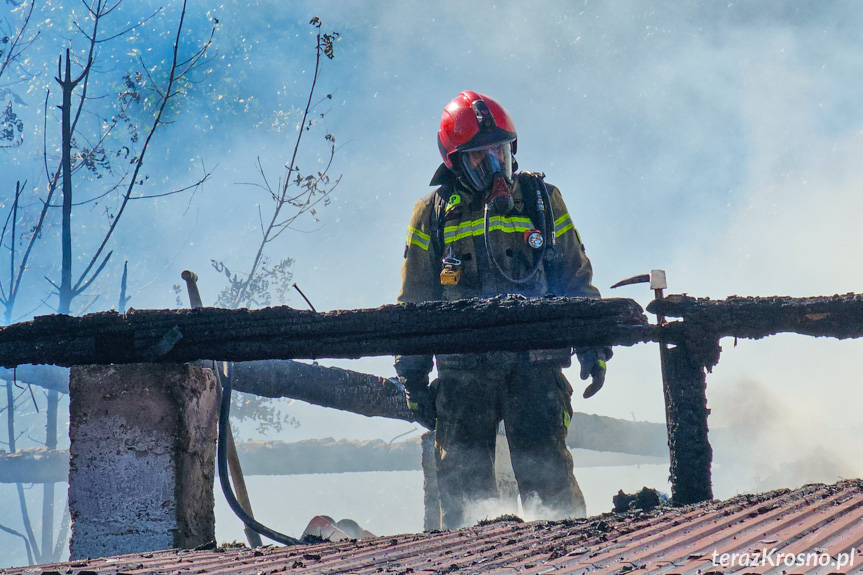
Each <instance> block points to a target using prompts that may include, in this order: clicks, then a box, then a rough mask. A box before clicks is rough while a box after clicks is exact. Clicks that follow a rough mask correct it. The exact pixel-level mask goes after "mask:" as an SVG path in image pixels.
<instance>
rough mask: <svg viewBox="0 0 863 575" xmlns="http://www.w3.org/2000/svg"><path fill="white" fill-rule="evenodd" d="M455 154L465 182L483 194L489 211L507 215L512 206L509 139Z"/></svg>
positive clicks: (510, 145) (510, 146)
mask: <svg viewBox="0 0 863 575" xmlns="http://www.w3.org/2000/svg"><path fill="white" fill-rule="evenodd" d="M458 156H459V161H460V163H461V170H460V172H461V175H462V178H463V180H464V181H465V183H466V184H468V185H469V186H470V187H471V188H473V189H474V190H476V191H478V192H483V193H485V203H486V204H488V206H489V209H490V210H491V211H492V213H494V214H495V215H505V214H508V213H509V212H510V211H511V210H512V208H513V199H512V140H510V141H505V142H495V143H493V144H489V145H486V146H482V147H479V148H472V149H469V150H462V151H461V152H460V153H459V155H458Z"/></svg>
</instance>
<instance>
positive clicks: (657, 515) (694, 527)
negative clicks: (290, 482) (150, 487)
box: [0, 480, 863, 575]
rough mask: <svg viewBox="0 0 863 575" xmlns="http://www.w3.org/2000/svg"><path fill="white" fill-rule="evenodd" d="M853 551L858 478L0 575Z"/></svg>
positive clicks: (685, 562) (796, 568)
mask: <svg viewBox="0 0 863 575" xmlns="http://www.w3.org/2000/svg"><path fill="white" fill-rule="evenodd" d="M861 553H863V481H861V480H854V481H842V482H840V483H837V484H834V485H821V484H817V485H807V486H805V487H802V488H800V489H797V490H793V491H792V490H788V489H784V490H778V491H772V492H769V493H763V494H759V495H741V496H738V497H735V498H733V499H729V500H727V501H721V502H719V501H713V502H708V503H702V504H697V505H691V506H687V507H682V508H657V509H654V510H653V511H650V512H640V511H630V512H627V513H623V514H612V513H607V514H604V515H601V516H596V517H592V518H588V519H579V520H569V521H558V522H549V521H535V522H531V523H518V522H513V521H493V522H489V523H486V524H484V525H477V526H475V527H471V528H466V529H460V530H458V531H449V532H426V533H419V534H410V535H398V536H393V537H378V538H374V539H365V540H362V541H354V540H347V541H340V542H337V543H319V544H315V545H307V546H302V547H268V548H261V549H255V550H250V549H225V550H221V551H188V550H173V551H161V552H155V553H142V554H134V555H125V556H121V557H112V558H107V559H93V560H88V561H81V562H71V563H61V564H54V565H43V566H37V567H28V568H17V569H6V570H0V573H3V574H6V575H19V574H25V573H26V574H38V573H43V574H47V573H67V574H73V575H74V574H83V573H100V574H101V573H110V574H118V573H129V574H133V573H134V574H138V573H158V574H168V573H172V574H173V573H178V574H179V573H182V574H186V573H188V574H192V573H202V574H212V575H215V574H223V573H232V574H234V573H236V574H265V573H281V572H286V573H297V574H299V573H321V574H326V575H331V574H336V573H345V574H356V575H362V574H366V573H368V574H372V573H374V574H377V573H393V574H397V575H406V574H408V573H420V572H426V573H429V574H431V573H435V574H448V573H455V572H458V573H459V574H465V575H466V574H478V573H482V574H487V575H498V574H504V573H506V574H519V575H522V574H524V575H534V574H536V575H539V574H544V573H550V572H555V573H575V574H579V575H604V574H609V575H623V574H625V573H629V572H633V573H634V575H641V574H648V573H649V574H666V575H720V574H723V575H724V574H732V573H736V574H741V575H743V574H748V573H768V574H770V575H773V574H775V575H793V574H796V573H806V574H825V575H826V574H830V573H847V574H851V573H861V572H863V557H861ZM724 554H727V555H724ZM732 554H737V555H736V556H734V555H732ZM789 558H790V563H789ZM723 560H724V562H725V564H724V565H723V564H722V563H723ZM837 561H838V563H837Z"/></svg>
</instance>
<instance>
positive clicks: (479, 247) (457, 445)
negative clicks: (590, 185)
mask: <svg viewBox="0 0 863 575" xmlns="http://www.w3.org/2000/svg"><path fill="white" fill-rule="evenodd" d="M516 137H517V136H516V130H515V125H514V124H513V121H512V119H511V118H510V116H509V114H508V113H507V112H506V110H505V109H504V108H503V107H502V106H501V105H500V104H499V103H498V102H497V101H495V100H494V99H493V98H490V97H488V96H485V95H483V94H479V93H477V92H472V91H465V92H462V93H461V94H459V95H458V96H457V97H456V98H455V99H454V100H453V101H452V102H450V103H449V104H448V105H447V106H446V108H445V109H444V113H443V116H442V118H441V123H440V130H439V131H438V147H439V149H440V153H441V156H442V157H443V164H442V165H441V166H440V167H439V168H438V170H437V172H436V173H435V175H434V177H433V178H432V181H431V185H433V186H437V189H436V190H435V191H434V192H432V193H431V194H429V195H427V196H425V197H424V198H422V199H421V200H419V201H418V202H417V203H416V205H415V206H414V210H413V214H412V216H411V220H410V225H409V227H408V234H407V242H406V246H405V252H404V262H403V265H402V288H401V293H400V294H399V297H398V301H399V302H422V301H437V300H443V301H452V300H457V299H464V298H471V297H484V298H485V297H493V296H497V295H501V294H521V295H524V296H528V297H540V296H545V295H547V294H552V295H557V296H582V297H591V298H598V297H600V296H599V291H598V290H597V289H596V288H595V287H594V286H593V285H592V284H591V277H592V268H591V264H590V261H589V260H588V258H587V256H586V254H585V250H584V246H583V245H582V243H581V238H580V237H579V235H578V232H577V231H576V229H575V227H574V225H573V222H572V219H571V218H570V215H569V212H568V211H567V209H566V206H565V205H564V202H563V199H562V198H561V195H560V192H559V191H558V189H557V188H555V187H554V186H551V185H548V184H545V182H544V181H543V176H542V175H541V174H536V173H529V172H522V173H517V172H516V170H517V164H516V161H515V157H514V155H515V152H516V144H517V139H516ZM525 337H530V335H529V334H525ZM577 355H578V358H579V360H580V362H581V367H582V369H581V377H582V379H587V378H588V377H591V378H592V382H591V385H590V387H588V389H587V390H586V391H585V394H584V395H585V397H589V396H590V395H592V394H593V393H595V392H596V391H598V389H599V388H600V387H601V386H602V383H603V381H604V378H605V361H606V360H607V359H609V358H610V357H611V350H610V349H609V348H602V349H584V350H577ZM435 360H436V362H437V369H438V379H437V380H435V382H434V383H433V384H432V385H429V373H430V372H431V370H432V367H433V359H432V356H397V357H396V364H395V367H396V372H397V373H398V375H399V381H400V382H401V383H402V384H403V385H404V387H405V390H406V394H407V396H408V406H409V407H410V408H411V409H412V410H413V411H414V414H415V418H416V420H417V421H418V422H419V423H421V424H423V425H424V426H425V427H427V428H429V429H433V430H435V431H436V438H435V452H436V463H437V480H438V488H439V491H440V502H441V513H442V516H441V518H442V524H443V526H444V527H445V528H447V529H455V528H458V527H462V526H464V525H467V524H470V523H472V522H473V521H475V520H476V519H480V518H481V517H470V516H469V514H468V513H466V511H465V510H466V507H469V506H470V504H471V503H473V502H477V503H479V502H482V501H484V500H490V499H494V498H495V496H496V482H495V476H494V454H495V441H496V436H497V429H498V425H499V423H500V422H501V421H503V423H504V428H505V431H506V436H507V440H508V443H509V447H510V456H511V460H512V467H513V472H514V475H515V479H516V481H517V483H518V489H519V495H520V498H521V501H522V505H523V507H524V508H525V511H526V512H527V513H532V514H535V513H538V514H541V515H542V516H543V517H544V518H547V519H557V518H564V517H584V516H585V504H584V497H583V495H582V493H581V490H580V489H579V487H578V483H577V482H576V480H575V476H574V475H573V470H572V468H573V465H572V456H571V455H570V452H569V450H568V449H567V447H566V443H565V439H566V434H567V428H568V425H569V421H570V418H571V416H572V407H571V402H570V398H571V395H572V387H571V386H570V384H569V383H568V382H567V380H566V378H565V377H564V375H563V373H562V372H561V370H562V368H563V367H568V366H569V365H570V364H571V350H570V349H562V350H561V349H554V350H537V351H530V352H521V353H516V352H491V353H482V354H477V353H470V354H447V355H440V354H439V355H437V356H436V358H435ZM531 508H533V509H531Z"/></svg>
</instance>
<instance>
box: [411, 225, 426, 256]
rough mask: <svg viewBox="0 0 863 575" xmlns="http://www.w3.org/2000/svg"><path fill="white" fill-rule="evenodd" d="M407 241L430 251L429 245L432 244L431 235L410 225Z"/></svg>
mask: <svg viewBox="0 0 863 575" xmlns="http://www.w3.org/2000/svg"><path fill="white" fill-rule="evenodd" d="M407 242H408V245H409V246H417V247H418V248H420V249H423V250H425V251H428V249H429V245H431V236H429V235H428V234H426V233H423V232H421V231H419V230H418V229H416V228H410V227H409V228H408V238H407Z"/></svg>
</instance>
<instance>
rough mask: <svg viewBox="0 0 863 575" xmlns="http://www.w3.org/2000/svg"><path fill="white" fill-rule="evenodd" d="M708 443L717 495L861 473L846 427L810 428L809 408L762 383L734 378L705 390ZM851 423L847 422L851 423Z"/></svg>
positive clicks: (862, 465)
mask: <svg viewBox="0 0 863 575" xmlns="http://www.w3.org/2000/svg"><path fill="white" fill-rule="evenodd" d="M710 405H711V407H712V410H713V413H712V416H711V422H710V424H711V443H712V445H713V449H714V461H715V463H714V489H715V491H716V494H717V496H719V497H724V496H727V495H731V494H735V493H746V492H752V491H766V490H770V489H777V488H782V487H786V488H795V487H799V486H800V485H803V484H804V483H814V482H823V483H833V482H836V481H838V480H840V479H844V478H850V477H857V476H859V475H860V474H861V473H863V458H861V452H860V448H859V446H858V445H857V442H856V441H853V440H850V439H849V436H853V435H854V434H853V433H849V431H850V430H849V429H846V430H844V431H843V432H842V433H841V434H839V435H837V434H836V430H834V429H829V428H827V429H824V428H821V429H817V430H816V431H815V432H814V433H813V429H812V424H813V423H816V424H817V423H818V422H819V420H820V417H819V418H818V419H816V420H815V421H814V422H813V420H812V415H813V414H812V412H811V408H810V407H809V406H807V405H806V404H805V403H793V402H790V401H788V400H786V399H784V398H783V397H782V394H781V393H778V392H777V391H775V390H773V389H771V388H770V387H769V386H767V385H765V384H764V383H760V382H758V381H754V380H740V381H737V382H735V383H732V384H728V385H723V386H722V387H721V388H718V389H717V390H716V391H714V392H713V393H712V395H711V401H710ZM852 427H853V426H852Z"/></svg>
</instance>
